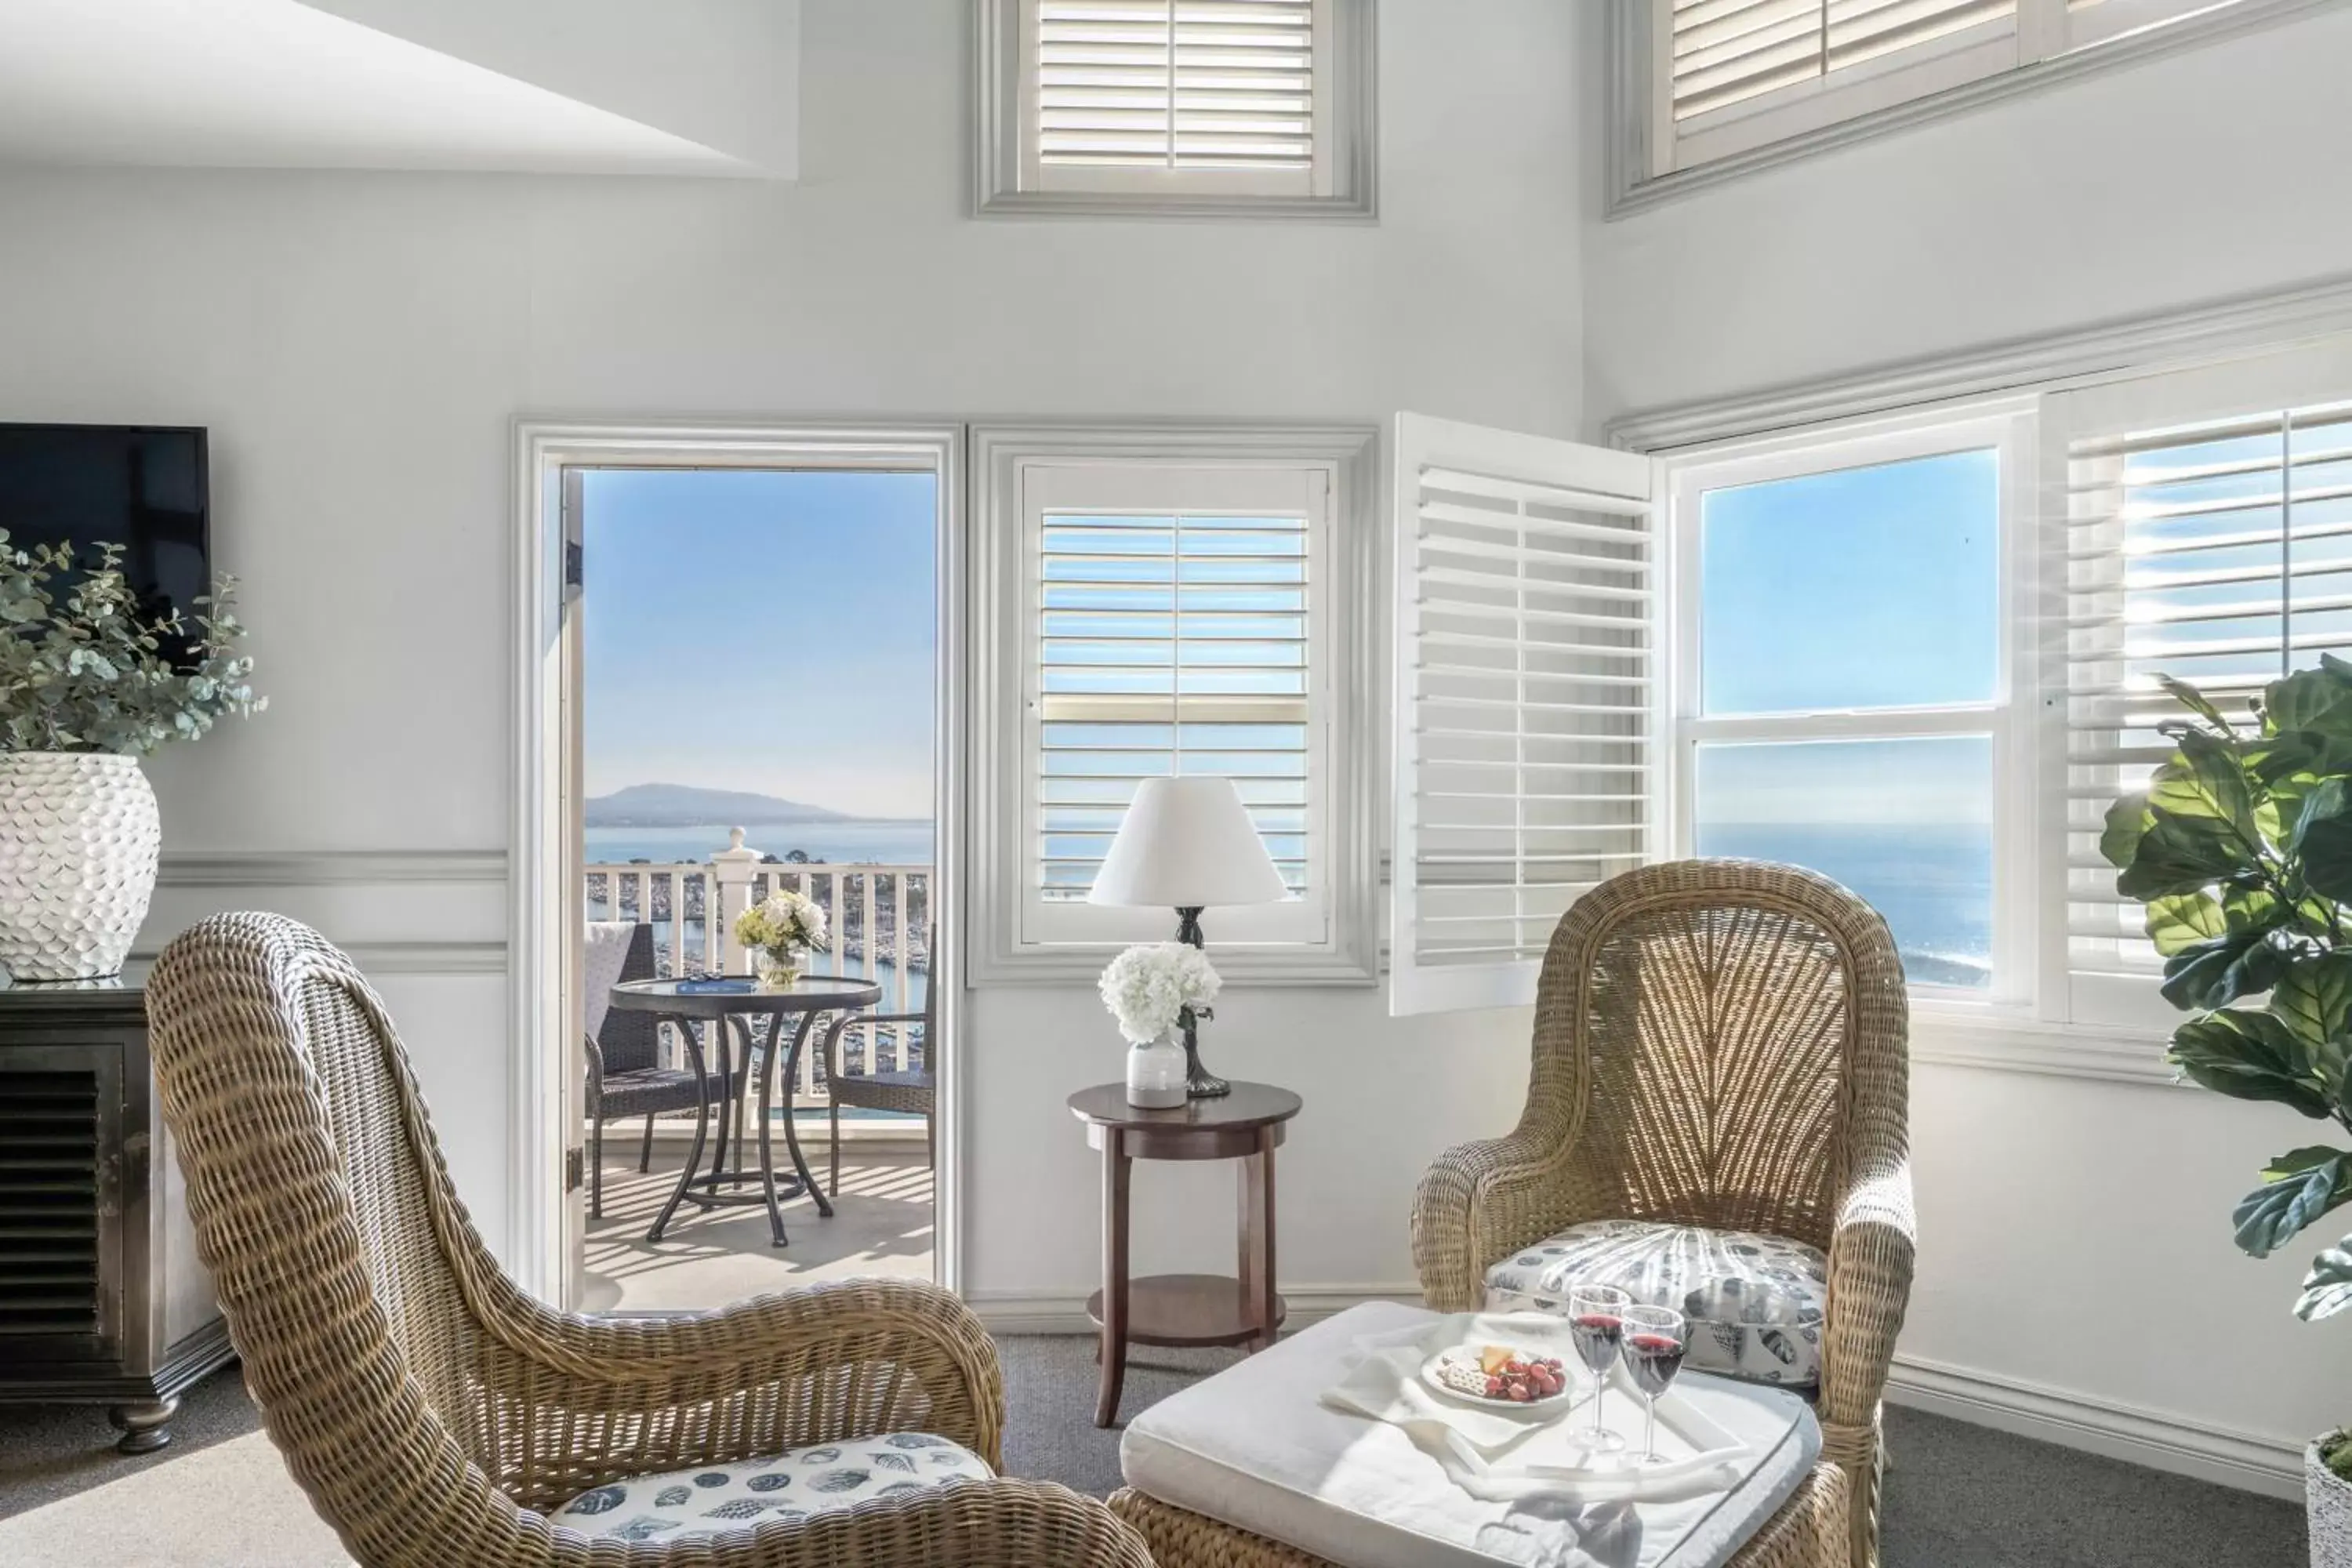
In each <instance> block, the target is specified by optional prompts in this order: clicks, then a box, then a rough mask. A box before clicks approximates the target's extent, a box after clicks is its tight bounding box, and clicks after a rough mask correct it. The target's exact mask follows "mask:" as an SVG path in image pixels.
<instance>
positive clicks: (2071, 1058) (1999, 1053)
mask: <svg viewBox="0 0 2352 1568" xmlns="http://www.w3.org/2000/svg"><path fill="white" fill-rule="evenodd" d="M2167 1033H2168V1032H2167V1031H2162V1030H2154V1029H2126V1028H2114V1027H2104V1026H2096V1025H2084V1024H2053V1023H2047V1022H2044V1021H2042V1020H2040V1019H2032V1018H2024V1017H2020V1016H2002V1015H1999V1014H1995V1013H1992V1012H1990V1010H1962V1009H1958V1008H1943V1007H1928V1006H1922V1007H1917V1008H1915V1009H1914V1010H1913V1013H1912V1016H1911V1059H1912V1060H1913V1061H1915V1062H1924V1063H1927V1065H1929V1066H1932V1067H1963V1068H1987V1069H1990V1070H1993V1071H2000V1072H2022V1073H2037V1074H2041V1075H2042V1076H2045V1077H2050V1078H2075V1079H2093V1080H2095V1081H2098V1082H2103V1083H2137V1084H2147V1085H2151V1086H2153V1087H2156V1088H2158V1089H2169V1088H2174V1087H2176V1086H2179V1084H2180V1082H2181V1080H2180V1079H2179V1075H2178V1074H2176V1073H2175V1072H2174V1071H2173V1069H2172V1068H2171V1066H2170V1065H2169V1064H2168V1063H2167V1062H2166V1061H2165V1059H2164V1046H2165V1040H2166V1038H2167Z"/></svg>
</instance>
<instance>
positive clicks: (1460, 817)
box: [1391, 416, 1656, 1013]
mask: <svg viewBox="0 0 2352 1568" xmlns="http://www.w3.org/2000/svg"><path fill="white" fill-rule="evenodd" d="M1397 447H1398V458H1397V462H1398V468H1397V496H1396V504H1397V511H1398V516H1397V520H1396V526H1397V566H1396V570H1397V659H1398V668H1397V685H1396V700H1397V708H1398V710H1397V719H1396V745H1397V759H1398V761H1397V767H1398V778H1397V835H1396V850H1395V861H1394V879H1395V889H1394V897H1395V905H1394V911H1395V919H1394V933H1393V938H1392V951H1391V969H1392V983H1391V1011H1393V1012H1397V1013H1412V1012H1424V1011H1435V1010H1440V1009H1444V1008H1449V1007H1465V1006H1495V1005H1512V1004H1516V1003H1524V1002H1526V1001H1528V1000H1530V999H1532V997H1533V994H1534V984H1535V976H1536V972H1537V969H1538V965H1539V963H1540V961H1541V958H1542V955H1543V952H1544V949H1545V947H1546V945H1547V943H1548V942H1549V941H1550V937H1551V932H1552V928H1553V927H1554V926H1555V925H1556V924H1557V923H1558V922H1559V917H1560V916H1561V915H1562V914H1564V913H1565V912H1566V911H1567V910H1568V908H1569V906H1570V904H1572V903H1573V902H1575V900H1577V899H1578V898H1579V897H1580V896H1581V895H1582V894H1584V893H1585V892H1587V891H1589V890H1590V889H1592V888H1593V887H1595V886H1596V885H1598V884H1599V883H1601V881H1603V880H1605V879H1608V878H1610V877H1612V876H1614V875H1615V874H1617V873H1618V872H1620V871H1623V870H1627V869H1630V868H1632V867H1633V866H1635V865H1637V864H1639V863H1640V862H1641V861H1642V860H1643V859H1644V858H1646V857H1647V856H1648V855H1649V853H1650V852H1651V849H1652V847H1653V842H1652V837H1651V832H1652V822H1653V812H1652V810H1651V805H1650V786H1651V768H1652V765H1653V762H1654V752H1653V747H1652V742H1651V700H1652V691H1651V681H1652V679H1653V677H1654V650H1653V636H1652V630H1651V626H1652V619H1651V616H1652V606H1653V601H1652V595H1653V593H1654V588H1655V584H1654V580H1653V574H1654V564H1655V563H1654V554H1653V546H1654V539H1655V528H1654V500H1653V498H1654V495H1655V493H1656V484H1655V475H1654V466H1653V465H1652V463H1651V462H1650V460H1649V459H1646V458H1636V457H1633V456H1632V455H1630V454H1627V453H1622V452H1612V451H1606V450H1602V449H1600V448H1594V447H1576V446H1571V445H1570V444H1568V443H1566V442H1558V441H1546V440H1541V439H1538V438H1537V437H1521V436H1513V435H1509V434H1508V433H1506V432H1499V431H1486V430H1481V429H1478V428H1476V427H1475V426H1458V425H1450V424H1447V423H1445V422H1443V421H1437V420H1429V419H1423V418H1419V417H1417V416H1401V417H1400V419H1399V421H1398V435H1397Z"/></svg>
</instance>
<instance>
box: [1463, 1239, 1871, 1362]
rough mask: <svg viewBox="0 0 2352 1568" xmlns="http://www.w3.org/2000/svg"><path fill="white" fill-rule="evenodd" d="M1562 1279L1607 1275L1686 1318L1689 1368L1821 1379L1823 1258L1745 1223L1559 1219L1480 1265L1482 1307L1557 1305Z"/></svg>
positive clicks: (1561, 1300) (1561, 1309)
mask: <svg viewBox="0 0 2352 1568" xmlns="http://www.w3.org/2000/svg"><path fill="white" fill-rule="evenodd" d="M1571 1285H1614V1286H1616V1287H1617V1288H1618V1289H1621V1290H1622V1291H1624V1292H1625V1293H1626V1294H1627V1295H1629V1296H1631V1297H1633V1300H1636V1301H1640V1302H1642V1303H1643V1304H1645V1305H1648V1306H1652V1307H1672V1308H1674V1309H1675V1310H1676V1311H1678V1312H1680V1313H1682V1314H1683V1315H1684V1316H1685V1317H1686V1318H1688V1319H1689V1320H1690V1321H1691V1329H1690V1359H1689V1360H1688V1361H1686V1362H1685V1363H1683V1364H1684V1365H1685V1366H1686V1367H1688V1368H1689V1369H1690V1370H1691V1371H1693V1372H1711V1373H1717V1375H1719V1376H1722V1377H1737V1378H1742V1379H1745V1380H1747V1381H1748V1382H1750V1383H1779V1384H1787V1385H1788V1386H1789V1387H1791V1388H1811V1387H1812V1386H1813V1385H1814V1384H1818V1383H1820V1382H1821V1380H1822V1312H1823V1311H1824V1310H1826V1309H1827V1308H1828V1306H1829V1300H1830V1269H1829V1259H1828V1258H1827V1257H1825V1256H1823V1254H1822V1249H1821V1248H1820V1247H1808V1246H1807V1245H1805V1243H1803V1242H1801V1241H1791V1240H1790V1239H1789V1238H1788V1237H1782V1236H1764V1235H1761V1234H1759V1233H1758V1232H1755V1231H1748V1230H1707V1229H1705V1228H1703V1227H1701V1226H1695V1225H1657V1224H1654V1223H1652V1222H1650V1221H1648V1220H1638V1219H1602V1220H1593V1221H1591V1222H1590V1223H1589V1224H1585V1225H1579V1226H1570V1227H1569V1228H1568V1229H1566V1230H1564V1231H1561V1232H1560V1233H1559V1235H1558V1236H1555V1237H1547V1238H1546V1239H1544V1240H1542V1241H1539V1242H1538V1243H1536V1245H1535V1246H1533V1247H1527V1248H1525V1249H1523V1250H1521V1251H1519V1252H1516V1253H1514V1254H1512V1255H1511V1256H1510V1257H1508V1258H1505V1259H1503V1261H1501V1262H1500V1263H1497V1264H1496V1265H1495V1266H1494V1267H1493V1268H1489V1269H1487V1270H1486V1310H1488V1311H1490V1312H1549V1313H1552V1314H1553V1315H1554V1316H1557V1317H1566V1316H1567V1315H1568V1303H1567V1300H1566V1299H1565V1298H1566V1296H1567V1294H1568V1289H1569V1287H1570V1286H1571Z"/></svg>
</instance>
